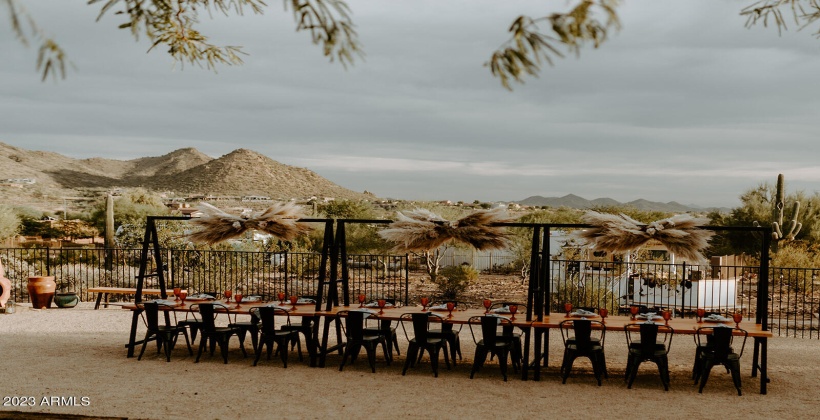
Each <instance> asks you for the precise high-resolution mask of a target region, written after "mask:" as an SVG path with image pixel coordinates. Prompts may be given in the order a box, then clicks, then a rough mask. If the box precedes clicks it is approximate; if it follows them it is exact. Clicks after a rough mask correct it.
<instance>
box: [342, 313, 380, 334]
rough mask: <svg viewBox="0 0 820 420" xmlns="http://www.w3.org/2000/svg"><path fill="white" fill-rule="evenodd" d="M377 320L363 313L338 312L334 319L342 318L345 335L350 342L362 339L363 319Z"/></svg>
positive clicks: (374, 316) (369, 314) (372, 315)
mask: <svg viewBox="0 0 820 420" xmlns="http://www.w3.org/2000/svg"><path fill="white" fill-rule="evenodd" d="M365 315H367V318H374V319H375V318H378V317H377V316H376V315H375V314H371V313H365V312H364V311H339V312H337V313H336V319H337V320H340V319H342V318H344V325H345V335H347V338H348V339H350V340H362V339H364V319H365Z"/></svg>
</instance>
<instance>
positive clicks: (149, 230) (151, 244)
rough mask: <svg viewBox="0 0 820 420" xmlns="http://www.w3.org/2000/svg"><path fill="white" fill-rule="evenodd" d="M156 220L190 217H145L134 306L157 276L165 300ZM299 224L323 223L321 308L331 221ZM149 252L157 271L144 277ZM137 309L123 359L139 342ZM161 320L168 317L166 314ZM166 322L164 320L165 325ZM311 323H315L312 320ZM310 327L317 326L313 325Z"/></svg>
mask: <svg viewBox="0 0 820 420" xmlns="http://www.w3.org/2000/svg"><path fill="white" fill-rule="evenodd" d="M158 220H180V221H190V220H192V219H191V218H190V217H185V216H148V217H146V223H145V234H144V235H143V241H142V252H141V253H140V267H139V274H138V275H137V291H136V295H135V297H134V304H136V305H138V304H139V303H141V302H142V289H143V284H144V282H145V278H147V277H157V279H158V281H159V288H160V297H161V298H162V299H165V298H167V297H168V296H167V293H166V287H165V265H164V262H163V255H162V251H161V249H160V246H159V234H158V233H157V224H156V222H157V221H158ZM299 222H303V223H324V224H325V236H324V241H323V243H322V257H321V264H320V267H319V290H318V291H317V294H318V296H317V299H316V310H319V309H320V308H321V302H322V290H323V289H324V287H323V286H324V283H326V278H327V259H328V254H329V253H330V249H331V248H333V247H334V244H333V220H332V219H299ZM151 249H153V256H154V262H155V263H156V266H157V272H156V273H154V274H146V271H147V269H148V255H149V250H151ZM141 311H142V310H141V309H139V308H137V309H135V310H134V311H133V314H132V319H131V332H130V335H129V338H128V344H126V345H125V347H126V348H127V349H128V354H127V357H134V347H135V346H137V345H138V344H141V342H138V341H137V340H136V336H137V327H138V325H139V316H140V313H141ZM165 317H166V318H168V317H169V314H168V312H167V311H166V312H165ZM167 321H168V319H166V322H167ZM314 321H317V319H315V320H314ZM314 324H318V323H317V322H314ZM317 334H318V325H316V327H315V330H314V338H316V335H317ZM314 364H315V361H314V360H313V358H311V365H314Z"/></svg>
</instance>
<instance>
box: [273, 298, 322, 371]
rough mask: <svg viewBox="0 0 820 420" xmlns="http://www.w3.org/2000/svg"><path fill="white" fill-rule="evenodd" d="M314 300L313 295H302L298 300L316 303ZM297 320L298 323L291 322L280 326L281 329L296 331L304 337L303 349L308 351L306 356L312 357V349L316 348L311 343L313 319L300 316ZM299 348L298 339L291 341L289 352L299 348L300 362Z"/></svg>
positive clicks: (300, 351)
mask: <svg viewBox="0 0 820 420" xmlns="http://www.w3.org/2000/svg"><path fill="white" fill-rule="evenodd" d="M316 298H317V297H316V296H315V295H302V296H300V299H311V300H313V301H314V303H315V302H316ZM299 319H300V320H299V321H298V322H293V321H291V322H290V323H289V324H287V325H282V327H281V328H282V329H283V330H288V331H297V332H298V333H300V334H302V335H303V336H304V337H305V347H307V349H308V354H310V355H312V354H313V353H312V351H313V350H312V349H315V348H316V345H315V343H314V342H313V326H314V324H313V317H310V316H302V317H299ZM301 346H302V345H301V342H300V341H299V340H298V337H297V339H296V340H293V341H292V342H291V350H293V348H294V347H299V360H300V361H301V360H302V350H301Z"/></svg>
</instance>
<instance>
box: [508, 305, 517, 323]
mask: <svg viewBox="0 0 820 420" xmlns="http://www.w3.org/2000/svg"><path fill="white" fill-rule="evenodd" d="M516 312H518V305H510V315H512V316H511V317H510V321H515V313H516Z"/></svg>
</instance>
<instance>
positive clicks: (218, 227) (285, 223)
mask: <svg viewBox="0 0 820 420" xmlns="http://www.w3.org/2000/svg"><path fill="white" fill-rule="evenodd" d="M198 208H199V210H200V211H202V212H203V213H205V216H203V217H199V218H196V219H193V223H195V224H197V225H199V226H201V227H202V229H200V230H199V231H197V232H194V233H192V234H190V235H188V238H190V239H191V240H192V241H194V242H204V243H207V244H215V243H217V242H221V241H224V240H226V239H231V238H236V237H238V236H240V235H242V234H243V233H245V232H246V231H248V230H250V229H256V230H258V231H261V232H265V233H269V234H271V235H273V236H276V237H277V238H281V239H284V240H286V241H289V240H292V239H294V238H296V237H297V236H299V235H302V234H304V233H306V232H308V231H309V230H310V226H309V225H308V224H307V223H300V222H299V219H302V218H304V217H305V216H304V215H303V214H302V209H301V208H300V207H299V206H297V205H295V204H293V203H280V204H275V205H273V206H271V207H268V208H267V209H266V210H265V211H263V212H261V213H258V214H256V215H250V216H249V217H247V218H246V217H241V216H234V215H232V214H228V213H226V212H224V211H222V210H220V209H218V208H216V207H214V206H212V205H210V204H208V203H200V204H199V207H198Z"/></svg>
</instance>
